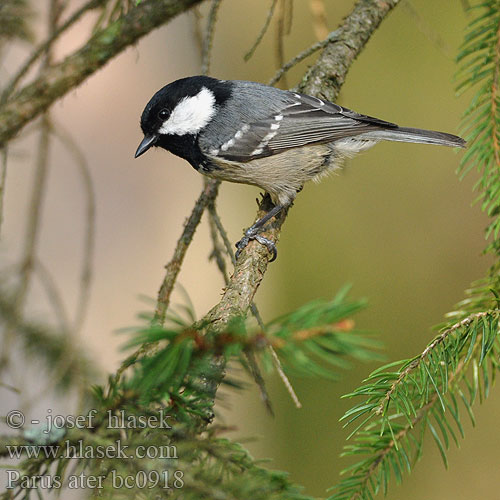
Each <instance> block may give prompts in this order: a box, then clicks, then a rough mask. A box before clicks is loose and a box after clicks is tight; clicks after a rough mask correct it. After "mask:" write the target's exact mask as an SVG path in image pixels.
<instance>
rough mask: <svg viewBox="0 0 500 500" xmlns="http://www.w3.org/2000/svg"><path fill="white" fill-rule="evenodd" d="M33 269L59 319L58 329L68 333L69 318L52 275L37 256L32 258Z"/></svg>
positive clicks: (69, 327) (69, 326) (69, 328)
mask: <svg viewBox="0 0 500 500" xmlns="http://www.w3.org/2000/svg"><path fill="white" fill-rule="evenodd" d="M33 269H34V271H35V274H36V276H37V278H38V280H39V281H40V283H41V284H42V286H43V288H44V289H45V293H46V294H47V298H48V300H49V302H50V303H51V304H52V309H53V310H54V316H55V317H56V318H57V319H58V321H59V328H60V330H61V331H62V332H66V333H67V334H69V333H70V330H71V322H70V320H69V317H68V312H67V311H66V306H65V305H64V301H63V299H62V297H61V294H60V293H59V290H58V288H57V285H56V282H55V280H54V277H53V276H52V274H51V273H50V271H49V270H48V269H47V266H45V264H44V263H43V262H42V261H41V260H40V259H38V258H35V259H34V267H33Z"/></svg>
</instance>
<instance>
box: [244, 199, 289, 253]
mask: <svg viewBox="0 0 500 500" xmlns="http://www.w3.org/2000/svg"><path fill="white" fill-rule="evenodd" d="M283 208H285V205H275V206H274V207H273V208H272V209H271V210H269V212H267V213H266V214H265V215H264V217H262V218H260V219H259V220H258V221H257V222H256V223H255V224H254V225H253V226H251V227H249V228H248V229H247V230H246V231H245V236H243V238H241V240H240V241H238V243H236V248H237V251H236V259H238V257H239V256H240V254H241V251H242V250H243V249H244V248H245V247H246V246H247V245H248V243H249V242H250V240H257V241H258V242H259V243H260V244H261V245H264V246H265V247H266V248H267V249H268V250H269V253H270V254H271V259H270V260H269V262H273V261H274V260H276V257H277V256H278V250H277V249H276V245H275V244H274V243H273V242H272V241H271V240H269V239H267V238H264V236H261V235H260V234H259V233H260V232H261V231H262V230H263V228H264V225H265V224H266V222H267V221H269V220H270V219H272V218H273V217H274V216H275V215H278V213H279V212H281V210H283Z"/></svg>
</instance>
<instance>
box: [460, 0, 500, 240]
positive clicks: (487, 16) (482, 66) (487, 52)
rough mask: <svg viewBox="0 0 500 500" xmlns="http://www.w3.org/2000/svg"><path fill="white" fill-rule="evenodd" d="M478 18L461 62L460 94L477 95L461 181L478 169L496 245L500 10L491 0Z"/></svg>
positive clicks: (499, 221)
mask: <svg viewBox="0 0 500 500" xmlns="http://www.w3.org/2000/svg"><path fill="white" fill-rule="evenodd" d="M470 11H471V13H472V14H473V15H474V18H473V19H472V21H471V22H470V24H469V26H468V29H467V32H466V34H465V38H464V43H463V45H462V47H461V50H460V52H459V54H458V57H457V62H458V63H459V65H460V68H459V72H458V75H457V76H458V79H459V80H460V83H459V85H458V87H457V90H458V91H460V92H464V91H466V90H474V92H475V93H474V95H473V97H472V100H471V102H470V105H469V107H468V108H467V110H466V112H465V115H464V119H463V133H464V135H465V139H467V141H468V142H469V146H468V151H467V152H466V153H465V155H464V157H463V159H462V163H461V167H460V175H461V176H462V177H463V176H464V175H465V174H466V173H467V172H469V171H470V170H471V169H472V168H477V170H478V171H479V172H480V173H481V177H480V179H479V180H478V182H477V184H476V188H478V189H480V191H481V192H480V195H479V197H478V198H477V199H478V200H480V201H481V208H482V209H483V210H484V211H485V212H486V213H487V214H488V215H489V216H490V217H492V218H493V220H492V222H491V224H490V226H489V228H488V231H487V236H489V235H493V237H494V239H495V240H497V238H498V235H499V232H500V217H499V215H500V145H499V141H500V133H499V124H500V111H499V109H498V106H499V104H500V98H499V84H500V82H499V63H500V30H499V26H500V4H499V2H498V0H488V1H485V2H481V3H480V4H478V5H475V6H473V7H472V8H471V9H470Z"/></svg>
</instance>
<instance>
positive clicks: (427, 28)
mask: <svg viewBox="0 0 500 500" xmlns="http://www.w3.org/2000/svg"><path fill="white" fill-rule="evenodd" d="M401 5H402V6H403V9H405V10H406V12H407V13H408V15H409V16H410V17H411V18H412V20H413V22H414V23H415V26H416V27H417V29H418V30H419V31H420V32H421V33H422V34H424V35H425V36H426V37H427V38H428V39H429V41H430V42H431V43H432V44H433V45H434V47H436V48H437V49H438V50H439V51H440V52H441V53H442V54H443V55H444V56H445V57H447V58H448V59H454V53H453V52H454V51H453V49H452V48H451V47H450V46H449V45H448V44H447V43H446V41H445V40H444V39H443V37H442V36H441V34H440V33H439V31H437V30H435V29H434V28H433V27H432V26H431V25H430V24H429V22H428V21H427V19H425V18H424V17H423V16H422V15H421V14H420V12H419V11H418V10H417V8H416V7H415V6H414V5H413V3H412V2H410V0H406V1H405V2H403V3H402V4H401Z"/></svg>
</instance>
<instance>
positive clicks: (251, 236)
mask: <svg viewBox="0 0 500 500" xmlns="http://www.w3.org/2000/svg"><path fill="white" fill-rule="evenodd" d="M248 233H249V231H247V233H246V234H245V236H243V238H241V240H240V241H238V243H236V245H235V246H236V248H237V250H236V255H235V257H236V259H238V258H239V256H240V254H241V252H242V250H243V249H244V248H245V247H246V246H247V245H248V244H249V243H250V240H256V241H258V242H259V243H260V244H261V245H264V246H265V247H266V248H267V249H268V250H269V253H271V258H270V259H269V262H273V261H275V260H276V257H277V256H278V250H277V248H276V245H275V244H274V243H273V242H272V241H271V240H269V239H267V238H264V236H261V235H260V234H248Z"/></svg>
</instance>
